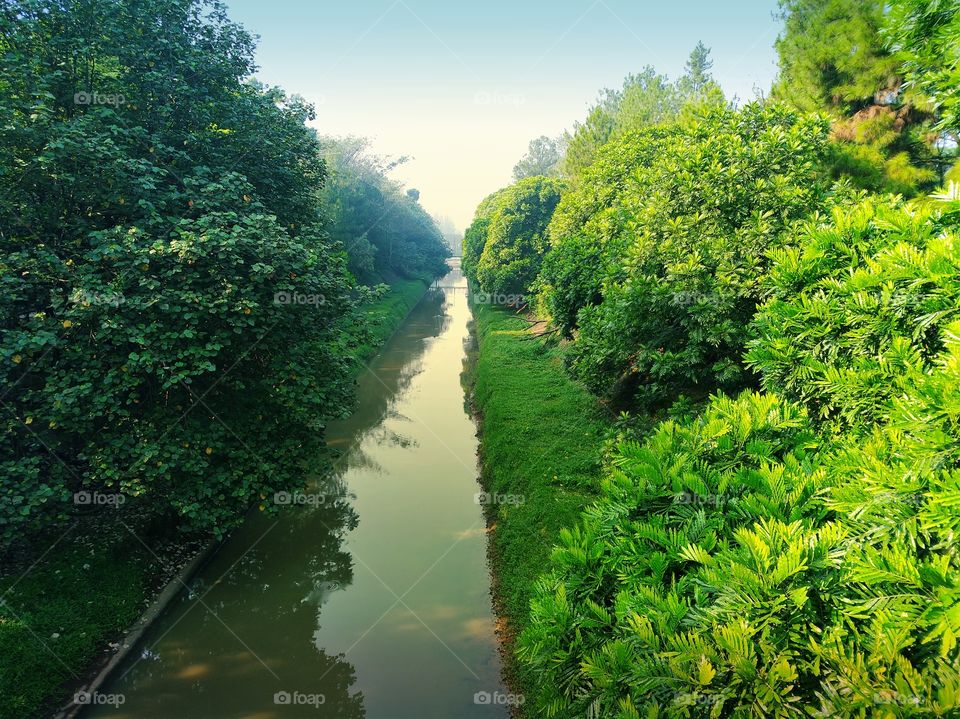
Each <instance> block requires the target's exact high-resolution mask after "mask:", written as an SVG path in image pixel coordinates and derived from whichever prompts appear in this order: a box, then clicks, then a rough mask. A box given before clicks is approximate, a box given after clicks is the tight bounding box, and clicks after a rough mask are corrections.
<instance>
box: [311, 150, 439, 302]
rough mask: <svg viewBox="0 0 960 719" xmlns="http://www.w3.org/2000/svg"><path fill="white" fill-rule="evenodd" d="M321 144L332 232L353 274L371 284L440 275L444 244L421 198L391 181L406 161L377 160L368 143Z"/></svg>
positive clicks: (329, 227) (325, 207)
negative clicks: (328, 173)
mask: <svg viewBox="0 0 960 719" xmlns="http://www.w3.org/2000/svg"><path fill="white" fill-rule="evenodd" d="M321 143H322V145H323V157H324V159H325V161H326V163H327V166H328V167H329V168H330V177H329V179H328V180H327V182H326V184H325V186H324V188H323V194H322V198H323V204H324V209H325V212H326V218H327V224H328V230H329V232H330V235H331V237H332V238H333V239H335V240H336V241H338V242H339V243H340V244H341V245H342V246H343V247H344V248H345V250H346V252H347V259H348V264H349V268H350V271H351V273H352V274H353V275H354V276H355V277H356V278H358V279H359V280H360V281H362V282H365V283H367V284H376V283H378V282H382V281H385V280H390V279H392V278H394V277H397V276H406V277H415V276H420V275H423V274H429V275H430V276H434V275H438V274H442V273H443V272H444V266H445V265H444V260H445V259H446V258H447V257H448V256H449V255H450V248H449V245H448V244H447V241H446V239H445V238H444V237H443V235H442V233H441V232H440V229H439V228H438V227H437V223H436V222H435V221H434V219H433V218H432V217H430V216H429V214H428V213H427V212H426V211H425V210H424V209H423V207H422V206H421V205H420V192H419V191H418V190H416V189H412V188H411V189H405V188H404V187H403V186H402V185H400V183H398V182H396V181H394V180H392V179H390V177H389V173H390V172H391V171H392V170H393V169H395V168H396V167H397V166H398V165H400V164H402V163H403V162H405V161H406V158H403V157H401V158H399V159H397V160H393V161H388V160H386V159H385V158H382V157H378V156H377V155H375V154H372V153H371V152H369V142H368V141H367V140H366V139H364V138H357V137H344V138H333V137H324V138H322V139H321Z"/></svg>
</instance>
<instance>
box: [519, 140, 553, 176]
mask: <svg viewBox="0 0 960 719" xmlns="http://www.w3.org/2000/svg"><path fill="white" fill-rule="evenodd" d="M562 158H563V147H562V143H561V141H559V140H555V139H553V138H550V137H547V136H546V135H542V136H541V137H538V138H537V139H535V140H531V141H530V146H529V147H528V148H527V154H526V155H524V156H523V158H521V160H520V162H518V163H517V164H516V165H515V166H514V168H513V179H514V180H523V179H526V178H527V177H538V176H551V175H556V174H558V173H559V170H560V160H561V159H562Z"/></svg>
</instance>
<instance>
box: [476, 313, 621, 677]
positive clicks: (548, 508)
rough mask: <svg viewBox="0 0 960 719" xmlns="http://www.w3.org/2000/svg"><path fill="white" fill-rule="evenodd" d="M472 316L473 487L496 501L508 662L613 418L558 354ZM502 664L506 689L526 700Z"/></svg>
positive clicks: (586, 493)
mask: <svg viewBox="0 0 960 719" xmlns="http://www.w3.org/2000/svg"><path fill="white" fill-rule="evenodd" d="M474 314H475V318H476V333H477V340H478V347H477V356H476V364H475V367H474V368H473V370H472V372H473V376H472V382H473V402H474V406H475V409H476V411H477V414H478V417H479V420H480V428H481V432H480V454H481V466H482V483H483V486H484V489H485V490H486V491H487V492H488V493H491V494H493V495H500V496H499V497H497V496H495V497H494V498H493V501H494V502H496V501H497V500H498V499H499V500H501V501H500V502H499V503H496V504H493V505H491V509H490V520H491V522H492V523H493V529H492V531H491V556H492V562H493V571H494V582H495V587H494V593H495V598H496V602H497V610H498V612H499V614H500V616H501V619H502V620H505V621H506V625H507V626H506V634H505V636H504V639H505V649H507V650H508V653H512V643H513V642H512V639H513V637H514V636H516V634H517V633H519V632H520V631H522V630H523V628H524V627H525V626H526V624H527V620H528V611H529V604H530V597H531V593H532V589H533V584H534V582H535V581H536V579H537V577H538V576H539V575H540V574H541V573H542V572H543V570H544V568H545V567H546V566H547V559H548V557H549V556H550V551H551V547H552V546H553V544H554V541H555V540H556V538H557V536H558V534H559V532H560V530H561V529H563V528H564V527H571V526H574V525H575V524H576V523H577V522H578V520H579V518H580V511H581V510H582V508H583V507H584V505H585V504H587V503H588V502H589V501H590V500H591V499H592V498H593V497H594V496H595V494H596V491H597V488H598V484H599V476H600V456H601V451H602V445H603V441H604V438H605V437H606V435H607V430H608V429H609V428H610V426H611V424H612V418H611V417H610V416H609V415H608V414H607V413H606V412H605V410H603V409H602V408H601V407H600V406H599V405H598V403H597V400H596V398H595V397H593V395H591V394H590V393H589V392H588V391H587V390H586V388H584V387H583V386H582V385H580V384H578V383H576V382H574V381H573V380H571V379H570V377H569V376H568V375H567V373H566V372H565V371H564V368H563V356H562V352H563V350H562V348H560V347H558V346H555V345H554V346H548V345H545V340H540V339H534V338H532V336H531V334H530V332H529V325H528V324H527V323H526V322H525V321H523V320H522V319H519V318H517V317H516V316H515V315H513V314H512V313H510V312H507V311H505V310H500V309H497V308H491V307H486V306H475V307H474ZM514 499H516V500H518V503H516V502H513V500H514ZM511 658H512V654H511ZM511 658H508V674H509V676H510V679H511V681H512V683H513V684H514V689H515V690H516V691H520V692H522V693H526V694H531V695H532V693H533V692H532V691H529V690H528V685H527V682H528V680H527V678H526V677H524V676H523V674H522V673H521V672H519V670H518V669H517V668H516V667H515V666H514V665H513V664H512V662H511Z"/></svg>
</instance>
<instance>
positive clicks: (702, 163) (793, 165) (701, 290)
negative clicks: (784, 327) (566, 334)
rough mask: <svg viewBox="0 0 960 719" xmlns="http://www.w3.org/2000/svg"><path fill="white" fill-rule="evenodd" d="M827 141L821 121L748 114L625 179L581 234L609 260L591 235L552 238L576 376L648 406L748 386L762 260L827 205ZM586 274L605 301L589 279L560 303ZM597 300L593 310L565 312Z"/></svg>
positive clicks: (693, 130)
mask: <svg viewBox="0 0 960 719" xmlns="http://www.w3.org/2000/svg"><path fill="white" fill-rule="evenodd" d="M826 132H827V129H826V126H825V124H824V123H823V122H821V121H820V120H818V119H816V118H806V117H801V116H799V115H797V114H795V113H792V112H790V111H787V110H784V109H782V108H778V107H763V106H760V105H750V106H747V107H746V108H745V109H744V110H743V111H741V112H733V111H727V110H717V111H714V112H713V113H712V115H711V116H710V117H709V118H708V119H706V120H704V121H702V122H699V123H695V124H693V125H691V126H688V127H685V128H679V129H678V130H677V131H676V132H673V133H667V134H664V135H663V136H662V137H658V136H656V135H653V136H649V139H650V140H652V141H653V142H654V143H655V147H654V148H651V149H649V150H648V151H647V154H648V156H651V157H655V163H654V164H650V165H646V166H644V165H640V166H636V167H632V166H626V167H624V168H622V169H621V170H620V172H621V173H622V176H623V177H624V189H623V190H620V191H612V192H610V193H609V197H610V200H611V203H612V204H611V206H610V207H605V208H604V209H603V211H602V212H601V213H598V214H597V222H595V223H594V222H593V220H592V219H591V221H590V222H588V223H587V225H585V227H588V228H589V226H590V224H591V223H593V224H595V225H596V226H597V227H598V229H599V232H597V234H600V233H602V235H601V236H606V237H607V238H610V239H606V240H605V241H601V242H600V243H599V244H600V245H601V248H602V249H601V250H600V251H599V252H598V251H597V250H596V249H595V247H596V243H595V242H593V241H592V237H591V238H590V239H586V240H578V239H575V240H574V243H573V244H572V245H571V246H570V247H566V248H564V244H565V243H566V242H567V239H566V238H565V237H564V231H563V230H562V229H560V228H559V226H557V232H556V233H555V234H552V244H553V248H554V249H553V250H551V253H553V252H560V253H562V254H560V256H559V259H558V260H554V259H553V258H551V259H550V260H548V262H547V267H548V271H547V272H546V275H547V276H546V278H545V283H546V284H547V285H548V286H549V287H550V292H551V293H553V294H552V296H548V298H547V304H548V306H550V307H551V308H555V309H556V310H557V311H556V312H555V314H554V316H559V317H561V318H564V319H565V321H566V322H569V321H570V319H569V318H571V317H576V318H577V323H578V327H579V333H578V335H577V338H576V343H575V345H574V351H573V353H572V369H573V371H574V372H575V374H576V375H577V376H578V377H580V378H582V379H583V380H584V381H585V382H586V383H587V384H588V386H590V387H591V388H593V389H594V390H595V391H598V392H602V393H606V394H609V395H610V396H612V397H615V398H620V399H623V400H626V401H632V400H636V401H637V402H639V404H640V405H641V406H645V407H654V406H659V405H665V404H667V405H668V404H670V403H671V402H672V401H673V400H675V399H676V398H677V397H678V395H679V394H680V393H689V394H692V395H694V396H695V397H696V396H699V397H705V396H706V395H707V394H709V393H710V392H712V391H713V390H714V389H716V388H722V389H725V390H727V391H731V390H736V389H738V388H741V387H743V386H745V385H748V384H750V383H752V382H753V378H752V375H751V373H750V372H749V370H748V369H747V368H746V367H744V365H743V363H742V362H741V358H740V355H741V353H742V351H743V347H744V343H745V342H746V339H747V325H748V324H749V322H750V319H751V318H752V317H753V313H754V311H755V308H756V305H757V304H758V303H759V301H760V278H761V277H762V275H763V273H764V271H765V265H766V261H765V259H764V253H765V252H766V251H767V250H768V249H770V248H772V247H775V246H777V245H778V244H779V243H780V242H781V241H782V239H783V236H784V234H785V230H786V228H787V227H788V226H789V224H790V223H791V222H792V221H793V220H795V219H799V218H801V217H803V216H805V215H806V214H807V213H808V212H809V211H810V210H811V209H814V208H816V207H817V206H818V205H820V204H822V203H823V202H824V200H825V192H824V187H823V184H822V182H821V179H820V163H821V161H822V157H823V154H824V148H825V145H826ZM638 139H639V141H641V142H642V141H643V138H642V137H640V138H638ZM614 147H617V144H616V143H614ZM616 156H617V153H616V151H615V150H613V149H611V157H614V158H615V157H616ZM643 156H644V153H642V152H641V153H638V152H636V151H635V150H632V151H626V152H624V153H623V155H622V157H623V158H624V159H625V160H626V161H629V160H630V159H631V158H637V157H639V158H642V157H643ZM558 218H563V219H564V221H566V220H567V219H568V218H567V217H566V216H565V215H559V216H558ZM573 226H575V225H573ZM575 237H576V235H575ZM559 248H563V249H559ZM580 248H582V249H583V250H585V252H580V251H578V250H580ZM598 255H599V256H598ZM560 262H563V263H564V265H566V267H564V266H561V265H560ZM579 266H585V267H590V268H593V267H599V268H600V270H601V272H602V274H601V276H600V278H599V292H597V289H596V287H597V284H596V283H597V278H592V279H588V280H587V283H584V284H582V285H581V286H580V287H579V288H578V289H576V290H571V289H561V290H559V294H558V290H557V288H558V287H561V285H562V282H561V281H560V278H567V277H570V276H571V275H573V276H574V277H575V278H578V279H579V278H580V277H582V276H583V275H582V274H578V270H576V269H574V268H576V267H579ZM591 282H592V283H593V286H590V284H589V283H591ZM598 294H599V296H600V302H599V303H597V304H585V305H583V306H577V305H573V306H569V305H568V304H567V303H568V302H569V301H570V300H573V301H574V302H583V301H584V300H585V299H589V298H590V297H591V296H592V297H596V296H597V295H598ZM561 321H564V320H561Z"/></svg>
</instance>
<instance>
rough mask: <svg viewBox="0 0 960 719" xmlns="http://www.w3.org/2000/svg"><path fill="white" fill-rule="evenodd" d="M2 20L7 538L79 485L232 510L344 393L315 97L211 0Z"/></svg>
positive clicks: (33, 9)
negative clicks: (271, 66)
mask: <svg viewBox="0 0 960 719" xmlns="http://www.w3.org/2000/svg"><path fill="white" fill-rule="evenodd" d="M0 37H2V40H0V43H2V45H3V53H0V87H3V89H4V92H3V94H2V95H0V125H2V126H3V127H4V128H5V129H4V132H3V135H2V139H0V161H2V162H0V228H2V230H0V248H2V260H0V282H2V285H3V288H4V292H3V293H2V294H0V382H2V384H3V386H4V388H6V389H5V396H4V398H3V401H2V407H0V412H2V415H0V416H2V420H0V421H2V424H3V430H4V431H3V432H2V437H0V455H2V460H0V495H2V501H0V507H2V510H0V541H7V540H10V539H12V538H14V537H21V536H23V533H24V532H25V531H26V530H33V529H38V528H44V527H49V526H50V525H51V524H52V523H55V522H57V521H59V520H62V519H67V518H69V517H71V516H72V515H74V514H75V512H76V511H77V507H76V506H75V503H74V502H73V497H74V494H75V493H77V492H84V491H87V492H100V493H122V494H123V495H124V496H126V497H127V498H128V500H129V503H128V505H127V506H129V507H133V506H137V507H140V508H141V509H144V510H148V511H149V512H152V513H156V514H165V513H168V512H170V511H171V510H172V511H173V512H175V513H176V515H177V516H178V517H179V519H180V523H181V524H182V525H184V526H186V527H188V528H201V529H207V530H214V531H216V532H218V533H222V532H224V531H227V530H228V529H229V528H231V527H232V526H235V524H236V523H237V522H238V521H240V518H241V517H242V516H243V514H244V512H245V511H246V510H247V509H248V508H249V506H250V505H251V504H252V503H254V502H258V501H259V497H260V496H270V495H271V494H272V493H273V492H274V491H277V490H280V489H288V488H290V487H292V486H297V485H298V484H299V483H301V482H302V480H303V469H302V465H301V460H302V459H303V456H304V453H305V452H306V451H307V450H308V449H309V447H311V446H312V444H313V442H314V440H311V437H314V438H315V437H318V436H322V429H323V425H324V422H325V421H326V420H327V419H329V418H332V417H337V416H340V415H341V414H342V413H343V412H344V411H345V410H346V408H347V407H349V400H350V382H349V380H348V377H347V375H346V364H345V360H344V358H343V357H341V356H340V355H339V354H338V352H337V347H338V346H339V344H340V342H341V339H340V338H341V335H340V332H339V330H338V329H337V327H336V320H337V319H338V318H339V317H341V316H343V315H344V314H346V313H349V311H350V310H351V307H352V301H351V300H350V298H349V295H350V291H351V286H350V283H349V281H348V278H347V276H346V270H345V266H344V261H343V258H342V255H341V254H340V253H339V251H338V249H337V248H336V246H335V245H334V244H333V243H331V242H330V241H329V240H328V239H327V237H326V235H325V232H324V228H323V227H322V225H321V224H320V222H319V218H320V214H321V213H320V206H319V201H318V196H319V195H318V193H319V190H320V188H321V185H322V183H323V180H324V177H325V174H326V169H325V166H324V163H323V161H322V159H321V157H320V146H319V145H318V143H317V139H316V135H315V133H314V132H313V131H312V130H310V129H308V128H307V127H306V125H305V122H306V121H307V120H310V119H312V118H313V112H312V108H310V107H309V106H308V105H306V104H305V103H303V102H302V101H301V100H299V99H297V98H289V97H287V96H286V95H284V94H283V92H281V91H280V90H278V89H275V88H264V87H262V86H258V85H254V84H250V83H247V82H245V81H244V79H245V78H246V77H248V76H249V75H250V73H251V71H252V69H253V58H252V50H253V41H252V39H251V37H250V36H249V35H248V34H247V33H246V32H245V31H244V30H243V29H242V28H240V27H239V26H237V25H235V24H233V23H231V22H230V21H229V20H228V18H227V17H226V13H225V9H224V6H223V5H222V4H221V3H218V2H202V1H199V0H197V1H193V0H145V2H139V3H137V4H136V7H133V6H132V5H131V4H130V3H129V2H113V1H112V0H90V1H89V2H85V3H66V4H65V3H61V2H55V1H53V0H22V1H17V2H13V3H12V4H11V3H8V4H7V7H6V9H5V12H4V13H3V14H2V15H0ZM251 447H256V448H257V451H256V452H253V451H251Z"/></svg>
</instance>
